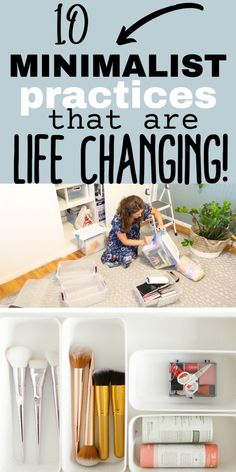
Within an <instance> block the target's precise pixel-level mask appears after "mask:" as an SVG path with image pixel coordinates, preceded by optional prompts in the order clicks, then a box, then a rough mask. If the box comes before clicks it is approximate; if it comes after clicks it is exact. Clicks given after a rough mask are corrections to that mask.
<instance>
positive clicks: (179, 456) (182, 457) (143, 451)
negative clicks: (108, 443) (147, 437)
mask: <svg viewBox="0 0 236 472" xmlns="http://www.w3.org/2000/svg"><path fill="white" fill-rule="evenodd" d="M218 464H219V457H218V446H217V445H216V444H197V445H192V444H142V445H141V448H140V466H141V467H144V468H145V467H147V468H154V467H157V468H158V467H162V468H167V467H168V468H169V467H170V468H171V467H181V469H184V468H197V467H199V468H201V467H203V468H204V467H206V468H207V467H209V468H216V467H218Z"/></svg>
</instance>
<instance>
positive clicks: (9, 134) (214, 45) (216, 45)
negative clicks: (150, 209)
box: [0, 0, 236, 185]
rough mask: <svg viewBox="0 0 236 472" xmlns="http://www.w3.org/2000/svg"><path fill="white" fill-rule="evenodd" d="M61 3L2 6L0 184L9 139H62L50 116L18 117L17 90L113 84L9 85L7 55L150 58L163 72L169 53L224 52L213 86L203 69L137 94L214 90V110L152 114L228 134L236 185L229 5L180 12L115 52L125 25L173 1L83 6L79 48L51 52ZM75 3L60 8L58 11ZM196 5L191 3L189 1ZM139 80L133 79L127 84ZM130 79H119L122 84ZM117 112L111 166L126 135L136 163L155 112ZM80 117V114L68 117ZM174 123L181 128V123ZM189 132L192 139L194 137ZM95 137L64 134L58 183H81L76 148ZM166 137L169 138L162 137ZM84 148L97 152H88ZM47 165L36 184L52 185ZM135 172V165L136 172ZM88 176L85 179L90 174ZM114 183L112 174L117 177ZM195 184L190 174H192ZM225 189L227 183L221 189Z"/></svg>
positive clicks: (5, 179) (39, 81)
mask: <svg viewBox="0 0 236 472" xmlns="http://www.w3.org/2000/svg"><path fill="white" fill-rule="evenodd" d="M58 3H59V1H49V0H48V1H46V0H42V1H40V2H38V1H35V0H23V1H21V2H18V1H9V2H8V3H7V2H5V3H4V4H3V6H2V11H1V28H0V29H1V33H0V34H1V123H2V133H1V154H0V182H1V183H11V182H13V135H14V134H15V133H19V134H20V135H21V137H22V138H21V140H22V142H23V141H25V140H26V135H27V134H28V133H31V134H36V133H46V134H49V135H51V134H61V131H60V130H58V131H56V130H54V129H53V127H52V125H51V122H50V120H49V119H48V118H47V116H48V115H49V114H50V112H49V110H46V109H45V107H41V108H40V109H38V110H32V111H31V113H30V116H29V117H21V116H20V88H21V87H23V86H25V87H33V86H37V87H40V88H42V89H43V90H45V88H46V87H56V86H60V87H62V88H65V87H69V86H79V87H82V88H84V89H85V90H90V89H91V88H93V87H97V86H99V85H102V86H105V87H109V88H112V87H113V86H114V85H115V84H116V83H117V81H118V80H119V79H118V78H114V79H113V78H99V79H97V78H95V79H94V78H89V79H80V78H69V77H67V76H66V75H64V76H63V77H62V78H57V79H55V78H40V77H39V78H30V77H27V78H10V75H9V74H10V73H9V70H10V67H9V64H10V54H22V55H26V54H37V53H38V54H39V55H41V54H43V53H44V54H48V53H49V54H52V55H53V54H62V55H63V56H64V57H67V55H68V54H75V53H76V54H78V55H79V54H104V55H107V56H108V55H109V54H121V55H122V58H123V59H122V62H123V63H124V64H125V58H127V57H128V55H129V54H139V55H140V57H141V59H142V60H143V63H145V62H146V61H145V58H146V57H147V56H148V55H149V54H157V55H158V58H159V60H160V64H161V66H162V68H163V69H164V68H165V67H168V60H169V55H170V54H179V57H180V58H181V57H182V56H184V55H185V54H191V53H195V54H199V55H204V54H211V53H212V54H218V53H221V54H224V53H227V55H228V60H227V63H222V65H221V77H220V78H219V79H217V78H215V79H212V78H211V77H210V76H209V75H208V74H207V71H209V68H206V72H205V73H204V74H203V75H202V76H201V77H199V78H196V79H189V78H186V77H184V76H181V75H180V77H179V78H161V79H156V78H150V79H149V78H145V79H141V80H142V87H143V88H148V87H150V86H161V87H163V88H165V89H166V90H167V91H168V90H171V89H172V88H174V87H177V86H184V87H189V88H191V89H192V90H195V89H196V88H198V87H202V86H209V87H213V88H215V90H216V94H217V105H216V107H215V108H213V109H209V110H202V111H201V110H199V109H197V108H196V107H195V106H192V107H191V108H189V109H186V110H182V111H181V110H176V109H174V108H173V107H171V106H166V107H165V108H163V109H161V110H160V111H159V112H158V111H157V114H158V115H159V116H160V117H162V116H163V115H164V113H179V114H180V116H183V115H185V114H186V113H196V114H197V116H198V121H199V125H198V128H197V130H196V131H197V132H198V133H201V134H202V136H207V135H208V134H211V133H216V134H219V135H220V136H221V135H222V134H223V133H228V134H229V171H228V174H227V177H228V182H229V183H235V181H236V153H235V151H236V145H235V144H236V143H235V141H236V133H235V116H234V110H235V85H234V84H235V62H234V57H235V38H234V32H235V12H236V7H235V0H227V1H224V2H221V1H219V0H217V1H216V0H202V1H201V0H199V3H201V4H202V5H204V7H205V11H204V12H201V11H198V10H182V11H180V12H174V13H170V14H169V15H165V16H163V17H160V18H158V19H154V20H153V21H151V22H150V23H148V24H146V25H145V26H143V27H142V28H140V29H139V30H137V31H136V32H135V33H133V35H132V36H133V37H135V38H136V40H137V43H131V44H128V45H124V46H117V45H116V39H117V36H118V33H119V31H120V29H121V27H122V26H123V25H125V26H127V27H128V26H130V25H132V24H133V23H134V22H136V21H137V20H138V19H140V18H142V17H143V16H145V15H147V14H148V13H151V12H152V11H155V10H157V9H159V8H163V7H165V6H169V5H171V4H175V3H181V2H176V1H172V0H158V1H154V0H148V1H145V2H144V1H143V2H141V1H140V0H138V1H137V0H130V1H128V0H119V1H117V2H114V1H112V0H96V1H93V0H82V1H81V4H83V5H84V6H85V7H86V9H87V12H88V15H89V31H88V34H87V36H86V39H85V41H84V42H83V43H82V44H81V45H78V46H75V45H72V44H70V43H69V42H67V44H66V45H64V46H55V45H54V43H55V41H56V15H55V13H54V10H55V8H56V7H57V5H58ZM74 3H75V2H68V1H65V2H63V5H64V12H65V11H66V9H67V8H69V6H71V5H72V4H74ZM195 3H197V2H195ZM135 78H138V77H135V76H133V77H132V79H135ZM132 79H125V80H126V82H127V84H129V83H130V82H131V80H132ZM112 108H113V109H114V111H115V113H117V114H120V115H121V116H122V123H123V126H122V128H121V130H120V131H119V132H117V131H116V132H115V134H116V140H117V147H116V149H117V157H116V167H117V165H118V164H119V158H120V153H119V149H120V145H119V143H120V142H121V138H122V136H123V134H124V133H127V132H128V133H129V134H130V136H131V139H132V143H133V149H134V152H135V155H136V157H137V156H138V152H137V150H138V146H137V143H138V139H137V136H138V135H139V134H140V133H144V134H146V135H147V136H148V135H149V134H150V133H148V132H147V130H145V128H143V125H142V124H143V121H144V115H145V114H147V113H152V112H155V110H153V111H152V110H150V109H145V108H143V109H142V110H140V111H139V110H132V109H129V110H124V111H123V112H121V110H116V109H115V107H114V106H113V107H112ZM76 111H77V112H78V113H84V112H83V111H80V110H76V109H75V110H74V112H76ZM108 111H109V109H105V110H103V111H101V112H99V111H96V110H95V109H91V108H90V109H89V108H88V109H87V110H86V111H85V116H87V114H89V113H100V114H101V116H105V115H106V114H108ZM57 112H58V113H64V115H65V116H66V114H65V110H64V109H63V108H60V107H57ZM179 123H180V121H179ZM196 131H194V132H193V133H192V134H193V135H194V134H195V133H196ZM100 132H101V130H98V131H92V132H91V130H83V131H81V130H65V129H64V130H62V134H64V135H65V140H64V142H62V143H60V145H59V147H58V149H60V150H61V151H62V155H63V160H62V161H61V162H60V163H59V164H58V165H57V169H58V172H57V175H58V177H62V178H63V181H64V182H68V183H70V182H78V181H80V180H81V179H80V144H81V141H82V139H83V137H85V136H87V135H90V134H94V135H95V136H96V135H97V134H100ZM102 132H104V133H105V134H106V135H109V134H112V133H113V132H114V131H113V130H110V128H109V127H106V129H104V130H102ZM167 132H168V131H167ZM185 132H188V133H189V131H188V130H184V128H183V127H182V126H178V128H177V130H176V132H175V133H174V134H179V133H183V134H185ZM165 133H166V130H158V131H157V136H161V135H163V134H165ZM22 148H24V146H22V147H21V176H22V177H24V176H25V169H26V165H27V164H26V153H25V152H23V149H22ZM90 149H94V150H95V149H97V148H96V147H94V145H93V147H90ZM44 151H45V153H47V152H48V151H47V147H45V146H43V147H42V152H44ZM49 166H50V160H49V158H48V159H47V161H45V163H43V164H42V166H41V174H40V175H41V180H40V181H41V182H42V183H44V182H45V183H46V182H50V167H49ZM87 168H88V171H89V172H91V173H94V172H97V170H98V155H97V153H96V151H95V152H94V151H93V152H92V153H91V152H90V153H89V160H88V166H87ZM137 170H138V166H137ZM89 172H88V173H89ZM115 177H116V172H115ZM149 181H150V174H149V172H147V173H146V182H149ZM123 182H124V183H129V182H131V177H130V173H129V172H127V173H125V174H124V179H123ZM192 182H193V183H194V182H195V175H192ZM224 185H225V184H224Z"/></svg>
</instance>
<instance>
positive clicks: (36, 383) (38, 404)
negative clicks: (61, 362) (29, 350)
mask: <svg viewBox="0 0 236 472" xmlns="http://www.w3.org/2000/svg"><path fill="white" fill-rule="evenodd" d="M47 366H48V363H47V361H46V360H45V359H37V360H30V361H29V368H30V376H31V380H32V385H33V395H34V414H35V429H36V437H37V454H38V457H37V460H38V462H39V453H40V439H41V411H42V397H43V386H44V380H45V375H46V372H47Z"/></svg>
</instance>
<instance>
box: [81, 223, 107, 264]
mask: <svg viewBox="0 0 236 472" xmlns="http://www.w3.org/2000/svg"><path fill="white" fill-rule="evenodd" d="M105 233H106V228H104V226H101V225H99V224H97V223H94V224H92V225H89V226H85V228H81V229H79V230H78V231H76V232H75V237H76V239H77V242H78V249H79V250H80V251H82V252H83V253H84V254H85V255H86V256H88V255H90V254H93V253H94V252H98V251H100V250H101V249H103V248H104V245H105Z"/></svg>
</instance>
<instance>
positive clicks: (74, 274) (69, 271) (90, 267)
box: [56, 258, 97, 283]
mask: <svg viewBox="0 0 236 472" xmlns="http://www.w3.org/2000/svg"><path fill="white" fill-rule="evenodd" d="M96 272H97V266H96V264H95V262H94V260H93V259H90V258H82V259H79V260H76V261H61V262H59V264H58V266H57V272H56V277H57V278H58V280H59V281H60V282H61V283H63V282H64V281H65V280H71V279H73V280H74V281H75V282H76V281H77V280H78V281H79V280H80V279H81V277H84V276H86V275H92V274H95V273H96Z"/></svg>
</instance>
